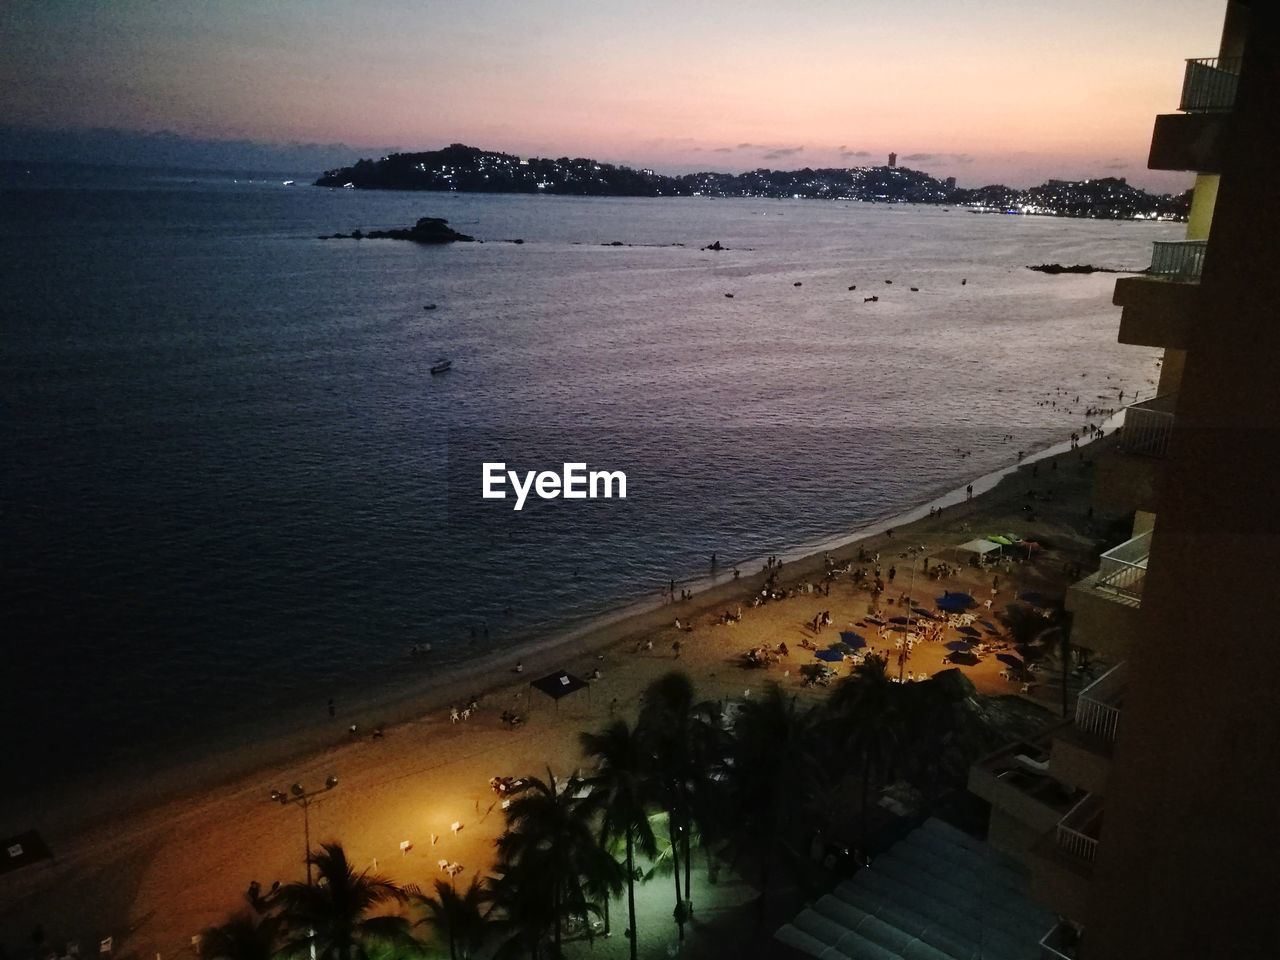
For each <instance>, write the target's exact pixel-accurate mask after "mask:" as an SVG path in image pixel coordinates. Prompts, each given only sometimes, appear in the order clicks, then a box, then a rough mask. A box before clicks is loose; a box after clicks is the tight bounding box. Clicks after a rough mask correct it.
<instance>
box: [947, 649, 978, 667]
mask: <svg viewBox="0 0 1280 960" xmlns="http://www.w3.org/2000/svg"><path fill="white" fill-rule="evenodd" d="M947 662H948V663H961V664H964V665H965V666H966V667H972V666H973V665H974V664H976V663H977V662H978V658H977V657H976V656H974V655H973V654H972V653H968V652H966V651H963V650H957V651H956V652H954V653H949V654H947Z"/></svg>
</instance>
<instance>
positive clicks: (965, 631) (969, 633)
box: [956, 627, 982, 637]
mask: <svg viewBox="0 0 1280 960" xmlns="http://www.w3.org/2000/svg"><path fill="white" fill-rule="evenodd" d="M956 633H963V634H965V635H966V636H970V637H980V636H982V631H981V630H976V629H974V628H973V627H956Z"/></svg>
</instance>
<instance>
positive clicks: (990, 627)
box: [978, 620, 1000, 633]
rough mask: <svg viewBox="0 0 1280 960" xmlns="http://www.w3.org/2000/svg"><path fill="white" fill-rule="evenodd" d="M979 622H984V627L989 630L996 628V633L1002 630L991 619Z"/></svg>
mask: <svg viewBox="0 0 1280 960" xmlns="http://www.w3.org/2000/svg"><path fill="white" fill-rule="evenodd" d="M978 622H979V623H980V624H982V625H983V626H984V627H986V628H987V629H988V630H994V631H995V632H996V633H999V632H1000V630H999V628H998V627H997V626H996V625H995V624H994V623H992V622H991V621H990V620H979V621H978Z"/></svg>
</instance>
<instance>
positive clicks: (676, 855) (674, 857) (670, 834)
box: [667, 811, 684, 942]
mask: <svg viewBox="0 0 1280 960" xmlns="http://www.w3.org/2000/svg"><path fill="white" fill-rule="evenodd" d="M667 839H668V840H670V841H671V876H672V877H673V878H674V879H675V881H676V911H677V916H678V915H679V914H678V912H679V910H680V904H681V902H682V901H681V899H680V844H679V842H678V841H677V840H676V827H675V815H674V814H672V813H671V812H670V811H668V812H667ZM676 926H677V927H678V928H679V929H680V940H681V942H683V941H684V922H683V921H682V920H678V919H677V920H676Z"/></svg>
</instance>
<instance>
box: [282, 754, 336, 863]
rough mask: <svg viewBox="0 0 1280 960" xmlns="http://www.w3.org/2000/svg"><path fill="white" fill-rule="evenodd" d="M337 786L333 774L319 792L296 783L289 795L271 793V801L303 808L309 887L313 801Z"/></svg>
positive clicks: (303, 835)
mask: <svg viewBox="0 0 1280 960" xmlns="http://www.w3.org/2000/svg"><path fill="white" fill-rule="evenodd" d="M337 785H338V778H337V777H336V776H334V775H333V774H332V773H331V774H329V776H327V777H325V778H324V786H323V787H322V788H321V789H319V790H311V791H308V790H307V789H306V788H305V787H304V786H303V785H302V784H300V783H295V784H294V785H293V786H292V787H290V788H289V792H288V793H285V792H284V791H283V790H272V791H271V799H272V800H274V801H276V803H278V804H280V806H282V807H287V806H288V805H289V804H291V803H293V804H297V805H298V806H300V807H301V808H302V840H303V843H304V844H305V845H306V846H305V847H304V853H305V854H306V864H307V886H311V801H312V800H313V799H315V798H316V797H318V796H320V795H321V794H324V793H328V792H329V791H330V790H332V789H333V788H334V787H336V786H337Z"/></svg>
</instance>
